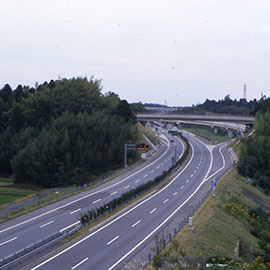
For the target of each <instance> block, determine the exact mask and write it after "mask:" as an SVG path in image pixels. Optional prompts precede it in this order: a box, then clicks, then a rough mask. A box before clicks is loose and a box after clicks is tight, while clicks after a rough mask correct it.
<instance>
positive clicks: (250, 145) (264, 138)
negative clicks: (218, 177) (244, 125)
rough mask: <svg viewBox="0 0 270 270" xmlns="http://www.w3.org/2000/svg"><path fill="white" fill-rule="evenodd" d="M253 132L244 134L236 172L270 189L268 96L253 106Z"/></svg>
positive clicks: (267, 189)
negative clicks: (254, 116)
mask: <svg viewBox="0 0 270 270" xmlns="http://www.w3.org/2000/svg"><path fill="white" fill-rule="evenodd" d="M255 111H256V120H255V122H254V126H253V127H254V131H255V132H254V133H252V134H250V136H246V137H245V139H244V141H243V143H242V147H241V151H240V160H239V163H238V166H237V169H238V172H239V173H240V174H242V175H244V176H245V177H249V178H251V179H250V181H252V184H253V185H254V186H259V187H261V188H262V189H264V192H265V193H266V194H269V191H270V98H267V99H262V100H261V101H260V102H259V103H257V104H256V106H255Z"/></svg>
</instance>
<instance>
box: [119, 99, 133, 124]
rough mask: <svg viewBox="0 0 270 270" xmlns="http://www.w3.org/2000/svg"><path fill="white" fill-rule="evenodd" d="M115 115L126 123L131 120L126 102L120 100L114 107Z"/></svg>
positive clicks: (131, 114) (130, 112)
mask: <svg viewBox="0 0 270 270" xmlns="http://www.w3.org/2000/svg"><path fill="white" fill-rule="evenodd" d="M116 114H117V115H119V116H121V117H123V118H124V119H125V121H126V122H128V121H129V120H130V119H133V113H132V111H131V109H130V106H129V104H128V102H127V101H126V100H121V101H120V102H119V103H118V105H117V107H116Z"/></svg>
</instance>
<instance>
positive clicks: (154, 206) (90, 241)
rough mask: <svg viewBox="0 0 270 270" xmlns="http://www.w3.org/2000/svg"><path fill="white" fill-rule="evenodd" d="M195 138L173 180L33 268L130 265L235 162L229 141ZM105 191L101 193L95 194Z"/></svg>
mask: <svg viewBox="0 0 270 270" xmlns="http://www.w3.org/2000/svg"><path fill="white" fill-rule="evenodd" d="M189 141H190V144H191V149H192V152H191V157H190V159H189V161H188V163H187V164H186V165H185V166H184V167H183V168H182V169H181V170H180V171H179V172H178V173H177V174H176V175H175V176H174V177H173V178H172V179H171V181H170V182H169V183H167V185H165V186H164V187H162V188H160V189H159V190H157V191H156V192H155V193H153V194H152V195H151V196H149V197H147V198H145V199H144V200H142V201H141V202H140V203H138V204H137V205H136V206H134V207H132V208H131V209H128V210H126V211H124V212H123V213H122V214H121V215H120V216H117V217H116V218H115V219H113V220H110V221H109V222H108V223H106V224H105V225H103V226H102V227H100V228H98V229H97V230H94V231H91V232H89V234H87V235H86V236H85V237H83V238H82V239H80V240H78V241H76V242H74V243H72V244H70V245H69V246H67V247H65V248H63V249H62V250H60V251H57V252H55V253H54V254H51V255H49V256H47V257H46V258H44V260H43V261H39V262H38V263H36V264H35V265H32V266H31V267H29V268H27V269H32V270H34V269H59V270H60V269H72V270H74V269H78V270H82V269H85V270H88V269H100V270H103V269H109V270H112V269H122V268H123V269H124V264H125V263H127V262H130V261H131V260H132V259H133V258H135V257H136V256H137V255H138V254H139V253H140V251H141V250H143V249H144V248H145V247H146V246H147V245H148V244H149V242H151V241H152V240H153V238H154V236H155V235H157V234H159V233H160V232H162V231H163V230H164V229H165V228H166V226H168V224H170V222H172V220H174V219H175V218H176V216H179V215H180V214H181V211H183V209H184V207H186V206H187V205H188V204H189V202H190V201H191V200H192V199H194V198H195V197H196V196H197V194H198V192H199V190H200V189H201V188H203V187H204V186H205V185H208V186H209V187H210V180H211V179H213V178H214V177H215V176H216V175H217V173H219V172H220V171H221V170H223V169H226V168H228V167H230V166H231V164H232V160H231V158H230V156H229V155H228V153H227V149H226V144H225V143H224V144H219V145H216V146H212V145H208V144H206V143H204V142H203V141H201V140H199V139H197V138H196V137H195V136H191V135H189ZM168 144H169V143H168ZM170 148H171V147H168V149H170ZM167 151H168V152H169V150H167ZM165 155H166V154H165V153H164V156H163V157H162V158H160V160H159V162H158V164H157V163H156V164H155V165H154V167H155V168H156V169H157V167H158V166H163V165H164V164H165V162H166V160H167V162H168V157H170V154H168V157H167V158H166V157H165ZM162 163H163V165H161V164H162ZM151 170H153V167H151V168H150V169H148V172H147V173H145V172H144V173H145V174H149V173H151ZM144 173H142V174H141V177H144V175H145V174H144ZM135 178H136V177H135ZM135 178H134V179H133V181H134V180H135ZM123 187H124V185H123ZM99 197H100V194H99V196H98V197H93V198H92V199H93V200H94V199H97V198H99ZM92 203H93V202H92ZM70 210H72V209H70ZM73 211H74V210H73Z"/></svg>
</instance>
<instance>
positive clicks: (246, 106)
mask: <svg viewBox="0 0 270 270" xmlns="http://www.w3.org/2000/svg"><path fill="white" fill-rule="evenodd" d="M258 102H260V101H257V100H256V99H253V100H250V101H247V100H246V99H245V98H241V99H240V100H239V101H238V100H236V99H234V100H232V99H231V98H230V95H226V96H225V97H224V98H223V99H221V100H218V101H215V100H209V99H206V100H205V102H204V103H202V104H197V105H193V106H191V107H182V108H180V109H179V110H178V111H176V112H174V113H180V114H185V113H186V114H209V113H218V114H232V115H250V114H252V115H255V113H256V112H255V111H254V109H255V107H256V104H257V103H258Z"/></svg>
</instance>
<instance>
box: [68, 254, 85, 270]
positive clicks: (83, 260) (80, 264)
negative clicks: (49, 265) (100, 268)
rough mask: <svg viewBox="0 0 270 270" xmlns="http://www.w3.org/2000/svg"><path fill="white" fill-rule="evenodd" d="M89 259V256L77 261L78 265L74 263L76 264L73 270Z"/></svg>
mask: <svg viewBox="0 0 270 270" xmlns="http://www.w3.org/2000/svg"><path fill="white" fill-rule="evenodd" d="M87 260H88V257H87V258H85V259H84V260H82V261H81V262H79V263H77V264H76V265H74V266H73V267H72V268H71V270H73V269H75V268H77V267H78V266H80V265H81V264H82V263H84V262H85V261H87Z"/></svg>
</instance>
